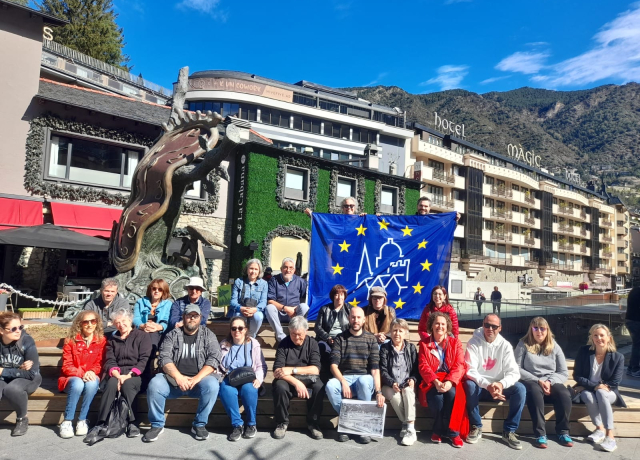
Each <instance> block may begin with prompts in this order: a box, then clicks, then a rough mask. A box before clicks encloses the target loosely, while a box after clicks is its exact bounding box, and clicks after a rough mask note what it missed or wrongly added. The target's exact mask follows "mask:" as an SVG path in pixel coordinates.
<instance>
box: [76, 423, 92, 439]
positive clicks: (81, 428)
mask: <svg viewBox="0 0 640 460" xmlns="http://www.w3.org/2000/svg"><path fill="white" fill-rule="evenodd" d="M88 432H89V425H88V424H87V421H86V420H78V423H76V436H86V435H87V433H88Z"/></svg>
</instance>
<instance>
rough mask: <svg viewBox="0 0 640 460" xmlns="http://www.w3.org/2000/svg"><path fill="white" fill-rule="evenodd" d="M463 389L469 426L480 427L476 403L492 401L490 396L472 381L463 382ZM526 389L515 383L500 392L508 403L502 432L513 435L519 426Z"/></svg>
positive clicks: (478, 410)
mask: <svg viewBox="0 0 640 460" xmlns="http://www.w3.org/2000/svg"><path fill="white" fill-rule="evenodd" d="M464 389H465V392H466V394H467V415H468V416H469V425H474V426H477V427H478V428H480V427H482V418H481V417H480V407H479V406H478V403H479V402H480V401H493V398H492V397H491V394H490V393H489V392H488V391H487V390H485V389H484V388H481V387H480V386H479V385H478V384H477V383H476V382H474V381H473V380H465V381H464ZM526 392H527V391H526V389H525V388H524V385H523V384H522V383H520V382H516V383H515V385H513V386H511V387H509V388H505V389H504V390H502V394H503V395H504V396H505V397H506V398H507V400H508V401H509V415H507V419H506V420H505V421H504V426H503V431H504V432H506V433H513V432H515V431H516V430H517V429H518V426H519V425H520V417H521V416H522V409H523V408H524V403H525V400H526Z"/></svg>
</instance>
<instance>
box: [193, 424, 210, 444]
mask: <svg viewBox="0 0 640 460" xmlns="http://www.w3.org/2000/svg"><path fill="white" fill-rule="evenodd" d="M191 432H192V433H193V434H194V436H195V438H196V441H204V440H205V439H207V438H208V437H209V432H208V431H207V429H206V428H205V427H204V426H192V427H191Z"/></svg>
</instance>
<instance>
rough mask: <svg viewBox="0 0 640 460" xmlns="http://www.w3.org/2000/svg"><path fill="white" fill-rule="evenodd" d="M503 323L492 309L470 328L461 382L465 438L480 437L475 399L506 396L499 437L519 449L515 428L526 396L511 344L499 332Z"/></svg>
mask: <svg viewBox="0 0 640 460" xmlns="http://www.w3.org/2000/svg"><path fill="white" fill-rule="evenodd" d="M501 330H502V323H501V321H500V317H499V316H498V315H494V314H493V313H491V314H489V315H487V316H485V317H484V321H483V324H482V327H480V328H478V329H476V330H475V331H474V332H473V337H471V340H469V342H468V343H467V352H466V353H465V361H466V365H467V380H464V382H463V385H464V389H465V393H466V397H467V414H468V415H469V424H470V425H471V428H470V430H469V436H467V442H468V443H469V444H475V443H476V442H478V440H479V439H480V438H481V437H482V418H480V407H479V406H478V403H479V401H480V400H483V401H491V400H495V401H505V400H507V399H508V400H509V413H508V415H507V418H506V420H505V421H504V424H503V430H502V439H503V441H504V442H505V443H506V444H507V445H508V446H509V447H511V448H512V449H518V450H519V449H522V444H520V441H518V438H517V436H516V430H517V429H518V426H519V425H520V417H521V416H522V409H523V408H524V403H525V399H526V389H525V387H524V385H523V384H522V383H520V382H518V380H520V370H519V368H518V364H517V363H516V359H515V356H514V354H513V348H512V347H511V344H510V343H509V342H507V340H505V339H504V337H502V336H501V335H500V331H501Z"/></svg>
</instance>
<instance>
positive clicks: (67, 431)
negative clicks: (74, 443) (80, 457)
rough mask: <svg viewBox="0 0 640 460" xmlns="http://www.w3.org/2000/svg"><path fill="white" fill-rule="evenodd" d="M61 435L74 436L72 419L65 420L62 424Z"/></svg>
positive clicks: (64, 437) (64, 436) (63, 437)
mask: <svg viewBox="0 0 640 460" xmlns="http://www.w3.org/2000/svg"><path fill="white" fill-rule="evenodd" d="M60 437H61V438H62V439H69V438H73V425H72V424H71V420H65V421H64V422H62V424H61V425H60Z"/></svg>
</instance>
